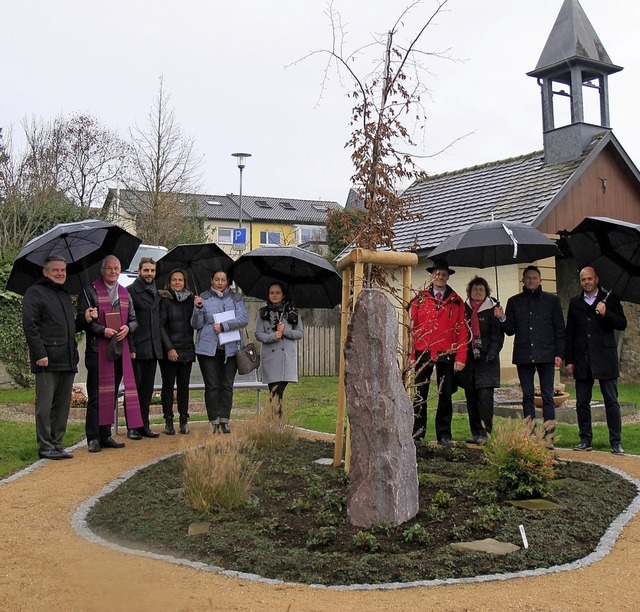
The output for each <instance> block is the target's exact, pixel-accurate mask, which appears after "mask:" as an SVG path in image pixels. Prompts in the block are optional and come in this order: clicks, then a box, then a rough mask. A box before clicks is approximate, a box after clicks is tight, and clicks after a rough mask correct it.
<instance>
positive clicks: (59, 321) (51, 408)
mask: <svg viewBox="0 0 640 612" xmlns="http://www.w3.org/2000/svg"><path fill="white" fill-rule="evenodd" d="M42 274H43V275H44V277H43V278H42V279H41V280H39V281H38V282H37V283H36V284H35V285H32V286H31V287H29V288H28V289H27V291H26V293H25V294H24V299H23V300H22V327H23V329H24V335H25V338H26V340H27V344H28V345H29V358H30V361H31V372H32V373H33V374H35V378H36V402H35V417H36V439H37V441H38V454H39V456H40V457H42V458H43V459H71V457H72V456H73V455H71V454H70V453H67V452H66V451H65V450H64V449H63V447H62V439H63V438H64V434H65V432H66V430H67V421H68V419H69V406H70V405H71V391H72V388H73V377H74V376H75V373H76V372H77V371H78V349H77V345H76V337H75V333H76V325H75V322H74V315H73V307H72V306H71V299H70V298H69V295H68V293H67V292H66V291H65V289H64V283H65V281H66V280H67V264H66V263H65V261H64V259H63V258H62V257H49V258H48V259H47V261H46V262H45V264H44V269H43V270H42Z"/></svg>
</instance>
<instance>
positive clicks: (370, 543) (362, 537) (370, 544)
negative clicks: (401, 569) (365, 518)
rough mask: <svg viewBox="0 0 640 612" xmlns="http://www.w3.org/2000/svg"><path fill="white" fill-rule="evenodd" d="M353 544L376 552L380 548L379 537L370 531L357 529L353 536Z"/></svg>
mask: <svg viewBox="0 0 640 612" xmlns="http://www.w3.org/2000/svg"><path fill="white" fill-rule="evenodd" d="M353 544H354V545H355V546H356V547H357V548H361V549H362V550H368V551H369V552H375V551H376V550H378V548H380V544H378V539H377V538H376V536H374V535H373V534H372V533H371V532H369V531H357V532H356V534H355V535H354V536H353Z"/></svg>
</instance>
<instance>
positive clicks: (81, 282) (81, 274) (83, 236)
mask: <svg viewBox="0 0 640 612" xmlns="http://www.w3.org/2000/svg"><path fill="white" fill-rule="evenodd" d="M141 242H142V241H141V240H140V239H139V238H136V237H135V236H133V235H132V234H130V233H129V232H127V231H125V230H123V229H122V228H121V227H118V226H117V225H114V224H113V223H106V222H105V221H99V220H98V219H88V220H85V221H77V222H74V223H59V224H58V225H56V226H55V227H52V228H51V229H50V230H48V231H47V232H45V233H44V234H41V235H40V236H36V237H35V238H32V239H31V240H30V241H29V242H27V244H25V246H24V247H23V249H22V251H20V254H19V255H18V257H17V259H16V260H15V261H14V262H13V268H12V269H11V274H10V275H9V280H8V281H7V289H8V290H9V291H14V292H15V293H20V294H22V295H24V292H25V291H26V290H27V289H28V288H29V287H30V286H31V285H33V283H35V282H36V281H37V280H38V279H40V278H41V277H42V268H43V267H44V264H45V262H46V260H47V257H51V256H60V257H64V259H65V261H66V262H67V282H66V283H65V287H66V288H67V291H69V293H71V294H77V293H80V292H81V291H82V288H83V287H85V286H86V285H88V284H89V283H90V282H91V281H92V280H94V279H95V278H97V277H98V276H99V275H100V265H101V263H102V260H103V259H104V258H105V257H106V256H107V255H114V256H115V257H117V258H118V259H119V260H120V264H121V266H122V269H123V270H124V269H126V267H127V266H128V265H129V264H130V263H131V258H132V257H133V256H134V255H135V252H136V250H137V248H138V245H139V244H140V243H141Z"/></svg>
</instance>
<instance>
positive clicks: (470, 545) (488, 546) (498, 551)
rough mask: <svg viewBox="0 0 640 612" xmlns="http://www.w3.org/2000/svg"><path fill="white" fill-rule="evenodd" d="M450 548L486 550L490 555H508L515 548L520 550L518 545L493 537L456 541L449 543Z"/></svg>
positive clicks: (466, 550) (468, 550) (474, 550)
mask: <svg viewBox="0 0 640 612" xmlns="http://www.w3.org/2000/svg"><path fill="white" fill-rule="evenodd" d="M451 548H453V550H459V551H463V552H486V553H490V554H492V555H508V554H509V553H512V552H516V550H520V547H519V546H516V545H515V544H511V543H510V542H500V541H499V540H494V539H493V538H486V539H484V540H473V541H472V542H456V543H454V544H451Z"/></svg>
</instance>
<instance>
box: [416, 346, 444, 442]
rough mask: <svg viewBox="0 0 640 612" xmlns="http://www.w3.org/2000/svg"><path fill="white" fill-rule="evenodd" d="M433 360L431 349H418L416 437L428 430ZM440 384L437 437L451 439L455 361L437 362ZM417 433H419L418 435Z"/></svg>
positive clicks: (423, 434) (437, 377) (437, 379)
mask: <svg viewBox="0 0 640 612" xmlns="http://www.w3.org/2000/svg"><path fill="white" fill-rule="evenodd" d="M433 367H434V364H433V362H431V361H430V354H429V351H416V400H417V401H416V402H415V403H414V423H413V434H414V437H415V438H416V439H420V440H421V439H422V438H424V436H425V434H426V432H427V400H428V398H429V384H430V380H431V375H432V374H433ZM435 369H436V381H437V384H438V408H437V409H436V438H437V439H438V441H440V440H442V439H443V438H448V439H451V418H452V416H453V404H452V402H451V396H452V395H453V362H438V363H436V364H435ZM416 434H417V435H416Z"/></svg>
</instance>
